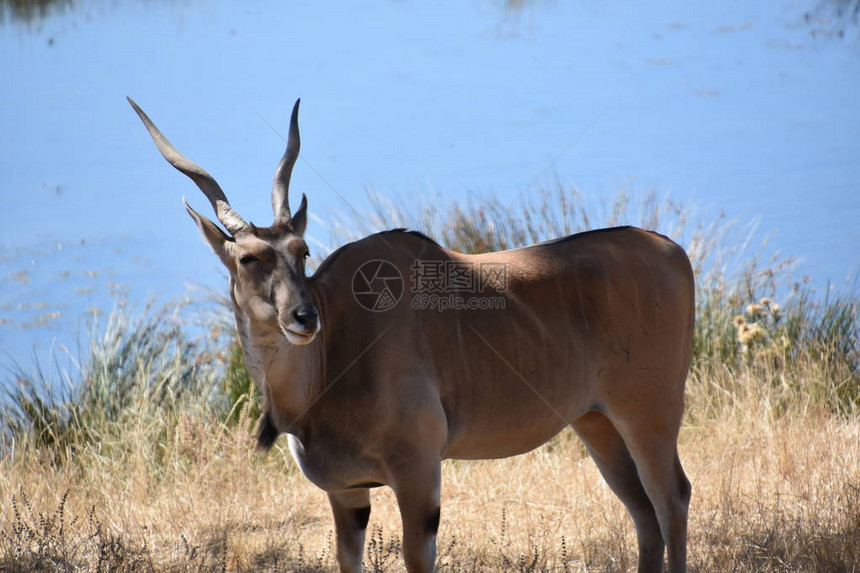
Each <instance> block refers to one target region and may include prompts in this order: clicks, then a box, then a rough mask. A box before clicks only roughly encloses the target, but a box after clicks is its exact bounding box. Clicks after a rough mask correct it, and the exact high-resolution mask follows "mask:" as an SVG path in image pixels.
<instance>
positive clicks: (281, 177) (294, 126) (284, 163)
mask: <svg viewBox="0 0 860 573" xmlns="http://www.w3.org/2000/svg"><path fill="white" fill-rule="evenodd" d="M301 101H302V100H301V99H297V100H296V105H294V106H293V114H292V116H290V135H289V138H288V139H287V150H286V151H285V152H284V156H283V157H282V158H281V162H280V163H278V169H277V171H275V181H274V182H273V183H272V210H273V211H274V212H275V225H279V224H280V225H287V226H290V225H292V215H291V214H290V175H292V173H293V166H294V165H295V164H296V160H297V159H298V158H299V147H301V140H300V138H299V103H301Z"/></svg>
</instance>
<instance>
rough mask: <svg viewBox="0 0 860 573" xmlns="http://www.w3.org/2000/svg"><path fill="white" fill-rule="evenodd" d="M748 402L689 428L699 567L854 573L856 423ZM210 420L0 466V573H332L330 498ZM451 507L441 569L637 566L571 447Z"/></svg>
mask: <svg viewBox="0 0 860 573" xmlns="http://www.w3.org/2000/svg"><path fill="white" fill-rule="evenodd" d="M746 406H747V407H746V408H745V409H741V408H738V409H736V410H735V411H733V412H729V413H727V414H726V416H724V417H722V418H720V419H713V420H710V421H708V422H706V423H703V424H702V425H700V426H698V427H685V428H684V430H683V433H682V439H681V450H682V456H683V459H684V461H685V465H686V469H687V472H688V474H689V476H690V478H691V480H692V482H693V484H694V498H693V502H692V507H691V523H690V568H691V570H692V571H699V572H705V571H774V572H775V571H810V572H812V571H821V572H824V571H827V572H835V571H857V570H860V426H858V423H857V421H856V420H846V419H840V418H838V417H835V416H833V415H830V414H827V413H824V412H821V411H818V412H813V411H810V412H807V413H806V414H804V415H802V416H784V415H782V416H775V415H774V412H773V411H772V410H771V409H769V406H768V405H767V404H766V403H758V404H756V403H748V404H747V405H746ZM214 424H215V423H214V422H213V425H212V426H208V427H202V426H200V422H199V420H196V421H195V420H191V419H188V420H185V421H182V419H181V418H180V422H179V423H178V424H177V426H176V428H175V429H174V431H173V432H172V433H171V435H169V436H168V439H167V440H166V441H165V443H163V444H160V448H161V449H162V451H161V452H160V455H161V456H162V460H163V461H162V463H161V464H159V463H156V462H155V460H153V459H150V456H153V455H155V454H156V453H158V452H157V451H156V449H155V448H149V447H147V446H146V445H144V446H142V447H141V448H140V450H138V451H134V450H133V451H130V452H129V453H128V455H127V457H120V458H117V457H111V456H101V455H100V454H99V447H98V446H93V447H90V448H87V449H84V450H82V451H79V452H76V453H75V454H73V456H72V457H73V459H74V460H75V463H73V464H69V465H64V466H62V467H56V466H53V465H52V464H50V463H44V461H43V460H40V458H39V455H38V452H32V451H18V452H15V453H14V454H13V455H10V456H6V457H5V458H4V460H3V462H2V474H0V476H2V477H0V499H3V500H4V505H3V507H2V509H0V531H2V533H0V556H2V561H0V571H10V572H11V571H22V572H23V571H80V570H84V571H213V572H214V571H242V572H244V571H249V572H250V571H333V570H334V559H333V557H332V552H331V541H332V539H331V538H332V529H331V528H332V523H331V519H330V516H329V513H328V506H327V504H326V501H325V498H324V494H323V493H322V492H320V491H319V490H317V489H315V488H314V487H313V486H312V485H310V484H309V483H308V482H307V481H306V480H305V479H304V478H303V477H302V476H301V475H299V474H298V473H297V472H296V471H295V470H294V469H293V465H292V462H291V461H289V460H288V459H287V458H288V454H287V452H286V450H285V449H281V448H276V449H275V450H274V451H273V453H271V454H269V455H268V456H267V457H265V458H264V457H261V456H260V455H258V454H255V453H253V451H252V449H251V447H250V446H251V436H250V434H249V432H248V431H247V429H246V428H247V423H240V424H238V425H237V426H236V427H234V428H233V429H227V428H224V427H217V426H216V425H214ZM132 431H133V430H132ZM204 436H205V438H204ZM279 445H281V446H283V444H282V443H281V442H279ZM156 468H159V469H156ZM442 496H443V525H442V527H441V530H440V534H439V564H440V570H442V571H630V570H634V569H635V562H636V555H635V535H634V532H633V529H632V525H631V523H630V521H629V518H628V517H627V515H626V513H625V511H624V509H623V507H622V506H621V504H620V503H619V502H618V501H617V500H616V499H615V498H614V496H613V495H612V493H611V492H610V491H609V490H608V488H607V487H606V485H605V484H604V483H603V481H602V479H601V477H600V475H599V474H598V472H597V471H596V469H595V467H594V464H593V463H592V462H591V461H590V460H589V459H588V458H587V457H586V456H585V455H584V453H583V450H582V448H581V446H580V445H579V443H578V441H577V440H576V439H575V438H573V437H572V436H571V435H569V434H563V435H562V436H560V437H559V438H557V439H556V440H554V441H553V442H551V443H550V444H548V445H546V446H544V447H542V448H540V449H539V450H536V451H534V452H532V453H529V454H527V455H525V456H520V457H516V458H511V459H507V460H500V461H487V462H446V464H445V468H444V487H443V493H442ZM373 503H374V507H373V512H372V516H371V525H370V527H371V529H370V531H369V534H370V535H369V540H368V548H367V552H366V559H365V565H366V567H367V569H368V570H369V571H398V570H401V568H402V564H401V561H400V560H399V544H398V532H399V517H398V514H397V508H396V504H395V501H394V498H393V495H392V494H391V492H390V491H388V490H386V489H380V490H376V491H375V493H374V495H373Z"/></svg>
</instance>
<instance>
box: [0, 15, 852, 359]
mask: <svg viewBox="0 0 860 573" xmlns="http://www.w3.org/2000/svg"><path fill="white" fill-rule="evenodd" d="M3 6H6V4H5V3H3ZM0 62H2V73H3V75H4V76H5V77H4V78H3V84H2V88H0V126H2V138H0V197H2V210H0V364H10V363H12V362H18V363H21V364H22V365H25V366H26V365H27V364H28V362H29V361H30V357H31V355H32V354H33V352H34V349H35V352H36V353H37V354H38V355H40V356H44V355H45V354H46V353H49V352H51V351H52V349H53V350H54V351H55V350H56V349H57V348H60V347H62V346H66V347H70V348H74V347H75V346H76V345H77V344H78V343H79V341H80V340H83V338H82V335H81V328H82V326H83V325H84V324H85V322H86V320H87V319H86V316H88V315H91V314H92V313H93V312H97V311H99V310H100V311H105V310H109V309H110V308H111V306H112V305H113V304H115V303H116V301H117V300H118V299H119V298H120V297H121V296H122V295H123V293H127V294H128V297H129V299H130V300H132V301H144V300H146V299H147V298H149V297H150V296H153V295H155V296H158V297H159V298H161V299H168V298H170V297H175V296H180V295H183V294H185V293H186V289H187V288H188V286H189V285H202V286H204V287H212V288H216V289H223V285H224V277H223V274H222V273H220V271H218V270H217V269H218V264H217V261H216V259H215V257H213V256H212V255H211V254H210V253H209V252H208V250H207V248H206V247H205V246H204V245H203V243H202V241H200V239H199V238H198V235H197V232H196V230H195V229H194V227H193V224H192V222H191V221H190V220H189V219H188V217H187V215H186V214H185V212H184V210H183V208H182V205H181V201H180V198H181V197H182V196H183V195H186V196H187V197H188V199H189V202H190V203H191V204H192V205H194V206H196V207H197V208H198V209H200V210H201V211H202V212H205V213H207V214H208V208H207V205H206V200H205V199H204V198H203V196H202V194H201V193H200V192H199V191H198V190H197V188H196V187H195V186H194V185H193V184H192V183H191V182H190V181H189V180H187V179H186V178H185V177H184V176H182V175H181V174H179V173H178V172H176V171H174V170H173V169H172V168H171V167H170V166H169V165H167V164H166V163H165V162H164V161H163V160H162V159H161V157H160V156H159V155H158V153H157V151H156V150H155V148H154V146H153V145H152V142H151V141H150V140H149V138H148V136H147V135H146V133H145V131H144V129H143V127H142V126H141V124H140V122H139V120H138V119H137V117H136V116H135V115H134V113H133V112H132V110H131V108H130V107H129V106H128V104H127V103H126V101H125V97H126V96H131V97H133V98H134V99H135V100H136V101H137V103H138V104H140V105H141V106H142V107H143V108H144V109H145V110H146V111H147V112H148V113H149V115H150V116H151V117H152V118H153V120H154V121H155V122H156V123H157V124H158V126H159V127H160V128H161V129H162V130H163V131H164V132H165V134H166V135H167V136H168V137H169V138H170V139H171V141H172V142H173V143H174V144H175V145H176V146H177V147H178V148H179V150H180V151H182V152H183V153H184V154H186V155H187V156H189V157H190V158H191V159H192V160H194V161H196V162H198V163H199V164H201V165H202V166H204V167H205V168H206V169H207V170H209V171H210V172H212V173H213V175H215V177H216V178H217V179H218V180H219V182H220V183H221V185H222V187H223V188H224V189H225V191H226V192H227V194H228V196H229V197H230V200H231V202H232V204H233V205H234V206H235V207H236V208H237V209H238V210H239V212H240V213H242V214H243V216H244V217H245V218H246V219H249V220H252V221H255V222H258V223H260V224H264V225H265V224H268V223H269V222H270V221H271V210H270V200H269V189H270V185H271V177H272V175H273V173H274V168H275V166H276V164H277V162H278V160H279V158H280V156H281V154H282V153H283V147H284V142H283V140H282V139H281V135H283V134H284V133H285V132H286V125H287V120H288V114H289V111H290V109H291V106H292V104H293V102H294V101H295V99H296V98H298V97H301V98H302V111H301V126H302V157H303V159H304V160H305V162H300V163H299V164H298V165H297V167H296V170H295V172H294V175H293V186H292V192H293V198H294V204H297V201H298V198H299V197H300V194H301V193H302V192H305V193H307V195H308V198H309V203H310V211H311V213H312V215H313V219H312V223H311V226H310V228H309V235H310V236H311V238H312V248H313V249H315V250H316V251H317V252H322V251H324V250H325V249H326V248H327V247H331V246H332V242H333V238H332V225H333V221H335V220H341V219H344V218H348V217H351V216H352V210H353V209H357V210H359V211H362V210H364V209H366V208H367V207H368V205H369V202H368V199H367V196H366V189H367V188H368V187H372V188H373V189H375V190H376V191H377V192H378V193H380V194H382V195H383V196H385V197H388V198H391V199H392V200H395V201H398V202H401V203H405V204H410V203H415V202H416V201H418V200H423V201H428V200H433V201H438V202H440V204H445V203H448V202H450V201H452V200H455V199H456V200H461V201H462V200H465V199H466V197H467V196H468V195H469V194H475V195H482V194H488V193H494V194H496V195H498V196H499V197H500V198H502V199H503V200H505V201H513V200H514V199H515V198H516V197H518V196H519V195H520V194H521V193H522V192H523V191H524V190H526V194H528V193H532V192H534V190H535V189H536V188H539V187H541V186H545V187H549V186H554V185H555V184H556V183H561V184H563V185H565V186H575V187H577V188H579V190H580V191H581V193H582V194H583V195H586V196H588V197H589V198H590V199H591V200H594V201H600V200H601V199H602V198H605V197H614V196H615V194H616V193H617V191H618V189H620V188H625V189H627V190H628V191H629V192H630V194H631V195H632V196H633V197H634V200H635V197H636V196H639V195H642V194H644V193H647V192H648V191H651V190H655V191H656V192H657V193H658V194H659V195H661V196H671V197H672V198H674V199H675V200H678V201H682V202H684V203H685V204H688V205H695V206H696V207H697V209H698V211H699V213H700V214H701V215H702V216H703V217H705V218H707V217H709V216H713V215H715V214H716V213H718V212H720V211H723V212H725V213H726V214H727V215H728V216H729V217H730V218H735V217H737V218H739V219H740V220H741V221H743V222H748V221H752V222H753V224H754V225H755V226H757V229H758V230H759V233H760V234H761V235H762V236H764V235H765V234H766V232H769V231H771V230H777V231H778V232H777V233H776V234H774V235H773V236H771V238H770V240H769V244H768V249H773V250H779V251H781V252H782V253H785V254H789V255H796V256H799V257H802V259H803V262H802V264H801V266H800V267H799V268H798V272H799V273H800V274H808V275H810V276H812V277H813V278H814V280H815V281H816V282H817V283H818V284H820V285H825V284H826V283H827V281H828V280H829V281H833V282H836V283H842V282H844V281H845V280H846V278H847V277H849V276H854V275H856V273H857V272H858V268H860V225H858V219H860V100H858V98H857V94H858V93H860V38H858V32H857V24H856V22H854V21H852V19H851V18H850V17H848V16H843V17H840V16H839V15H838V14H837V13H836V10H835V8H834V4H829V3H826V2H825V3H821V2H820V1H819V0H810V1H807V0H791V1H788V0H785V1H779V0H773V1H768V2H747V1H740V0H727V1H724V2H718V3H705V2H682V1H680V0H670V1H668V2H662V3H659V6H654V5H645V3H641V2H634V1H632V0H619V1H609V2H594V1H592V0H580V1H572V2H560V1H547V2H538V1H535V2H513V3H510V2H509V3H507V4H506V3H504V2H499V1H472V2H470V1H466V2H460V1H454V0H450V1H441V2H433V3H405V2H399V1H391V0H384V1H376V2H341V3H337V4H332V3H322V4H320V3H316V4H312V3H300V4H295V5H289V6H284V5H283V4H282V3H280V2H276V1H274V0H265V1H257V2H244V3H228V2H214V1H205V0H189V1H181V0H176V1H162V2H159V1H147V2H137V3H134V2H130V3H123V4H119V3H115V2H108V1H103V2H99V1H94V0H93V1H90V2H73V3H65V4H62V3H61V7H60V8H58V9H56V10H53V11H49V12H48V13H47V14H46V15H45V16H44V17H41V16H37V17H33V18H32V19H30V20H22V19H18V18H14V17H12V16H11V14H10V13H8V11H7V13H6V17H5V18H4V21H3V22H2V23H0ZM595 120H597V121H595ZM589 125H591V127H590V128H588V129H586V128H587V127H588V126H589ZM270 126H271V127H270ZM273 128H274V129H273ZM583 130H585V133H584V134H583V133H582V132H583ZM276 131H277V133H276ZM580 134H582V136H581V137H580V138H579V139H578V140H577V137H578V136H579V135H580ZM574 142H575V143H574ZM571 144H573V145H571ZM565 150H566V151H565ZM538 176H540V178H539V179H538V180H537V182H536V183H534V185H532V183H533V182H535V179H536V178H538ZM530 185H531V187H530ZM513 208H516V204H515V205H514V207H513Z"/></svg>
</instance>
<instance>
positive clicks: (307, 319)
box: [293, 304, 319, 332]
mask: <svg viewBox="0 0 860 573" xmlns="http://www.w3.org/2000/svg"><path fill="white" fill-rule="evenodd" d="M293 318H294V319H295V320H296V322H297V323H298V324H300V325H301V326H302V327H303V328H304V329H305V330H308V331H311V332H313V331H316V329H317V325H318V324H319V315H318V314H317V309H315V308H314V307H313V306H312V305H310V304H303V305H301V306H300V307H298V308H297V309H296V310H294V311H293Z"/></svg>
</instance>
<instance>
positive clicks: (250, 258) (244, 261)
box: [239, 255, 260, 265]
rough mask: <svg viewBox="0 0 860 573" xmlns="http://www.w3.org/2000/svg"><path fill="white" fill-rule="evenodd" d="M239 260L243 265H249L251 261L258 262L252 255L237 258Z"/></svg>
mask: <svg viewBox="0 0 860 573" xmlns="http://www.w3.org/2000/svg"><path fill="white" fill-rule="evenodd" d="M239 262H240V263H241V264H243V265H249V264H251V263H259V262H260V259H258V258H257V257H255V256H254V255H245V256H243V257H242V258H240V259H239Z"/></svg>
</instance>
